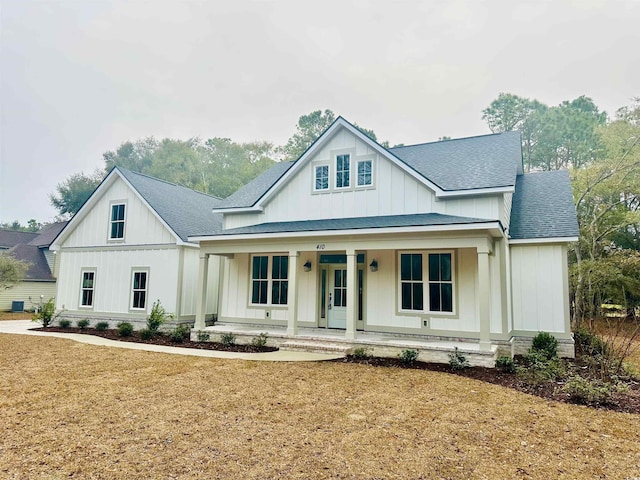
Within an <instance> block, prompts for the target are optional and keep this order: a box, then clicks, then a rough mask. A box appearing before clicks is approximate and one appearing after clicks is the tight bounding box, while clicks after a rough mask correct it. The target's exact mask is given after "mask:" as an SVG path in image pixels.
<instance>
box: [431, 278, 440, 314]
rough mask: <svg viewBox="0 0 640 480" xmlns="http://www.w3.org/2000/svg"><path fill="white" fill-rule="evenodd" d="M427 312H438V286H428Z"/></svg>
mask: <svg viewBox="0 0 640 480" xmlns="http://www.w3.org/2000/svg"><path fill="white" fill-rule="evenodd" d="M429 310H431V311H432V312H439V311H440V284H439V283H430V284H429Z"/></svg>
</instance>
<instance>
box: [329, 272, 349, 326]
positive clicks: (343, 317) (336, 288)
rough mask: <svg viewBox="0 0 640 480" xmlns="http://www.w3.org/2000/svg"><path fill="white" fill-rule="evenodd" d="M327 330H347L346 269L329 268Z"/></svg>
mask: <svg viewBox="0 0 640 480" xmlns="http://www.w3.org/2000/svg"><path fill="white" fill-rule="evenodd" d="M328 274H329V275H328V276H329V288H328V290H329V298H328V306H327V310H328V314H329V315H328V317H329V318H328V324H327V326H328V327H329V328H347V269H346V268H342V267H329V271H328Z"/></svg>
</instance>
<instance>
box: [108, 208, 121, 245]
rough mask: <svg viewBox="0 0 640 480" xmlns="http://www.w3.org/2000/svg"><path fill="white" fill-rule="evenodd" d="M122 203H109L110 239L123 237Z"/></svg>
mask: <svg viewBox="0 0 640 480" xmlns="http://www.w3.org/2000/svg"><path fill="white" fill-rule="evenodd" d="M124 208H125V205H124V203H117V204H114V205H111V224H110V229H109V238H110V239H111V240H121V239H123V238H124Z"/></svg>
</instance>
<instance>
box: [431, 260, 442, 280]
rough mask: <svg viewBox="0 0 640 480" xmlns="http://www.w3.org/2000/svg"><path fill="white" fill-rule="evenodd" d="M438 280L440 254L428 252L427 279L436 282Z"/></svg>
mask: <svg viewBox="0 0 640 480" xmlns="http://www.w3.org/2000/svg"><path fill="white" fill-rule="evenodd" d="M438 280H440V255H439V254H437V253H431V254H429V281H431V282H437V281H438Z"/></svg>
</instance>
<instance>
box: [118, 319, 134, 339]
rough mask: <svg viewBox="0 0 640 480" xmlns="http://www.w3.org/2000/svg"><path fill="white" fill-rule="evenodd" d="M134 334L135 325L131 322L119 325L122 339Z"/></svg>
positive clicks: (119, 333)
mask: <svg viewBox="0 0 640 480" xmlns="http://www.w3.org/2000/svg"><path fill="white" fill-rule="evenodd" d="M132 333H133V325H131V324H130V323H129V322H120V323H119V324H118V335H120V336H121V337H130V336H131V334H132Z"/></svg>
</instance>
